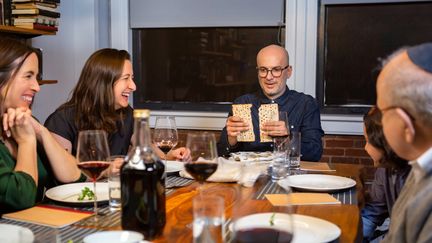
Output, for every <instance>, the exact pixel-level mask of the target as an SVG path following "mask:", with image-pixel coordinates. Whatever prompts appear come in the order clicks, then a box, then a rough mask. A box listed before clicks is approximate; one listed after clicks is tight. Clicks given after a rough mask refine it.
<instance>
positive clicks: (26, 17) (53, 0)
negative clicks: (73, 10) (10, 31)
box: [12, 0, 60, 32]
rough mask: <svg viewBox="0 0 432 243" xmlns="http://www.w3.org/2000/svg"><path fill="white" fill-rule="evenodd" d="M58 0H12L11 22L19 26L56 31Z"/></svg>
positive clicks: (58, 15) (58, 16)
mask: <svg viewBox="0 0 432 243" xmlns="http://www.w3.org/2000/svg"><path fill="white" fill-rule="evenodd" d="M59 4H60V0H12V22H13V25H14V26H16V27H19V28H25V29H35V30H44V31H50V32H56V31H57V30H58V24H59V21H58V19H59V18H60V13H59V12H58V11H57V7H58V6H59Z"/></svg>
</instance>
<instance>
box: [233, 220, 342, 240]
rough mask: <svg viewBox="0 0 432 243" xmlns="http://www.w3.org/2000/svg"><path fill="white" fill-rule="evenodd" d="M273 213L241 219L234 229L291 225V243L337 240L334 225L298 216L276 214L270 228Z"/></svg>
mask: <svg viewBox="0 0 432 243" xmlns="http://www.w3.org/2000/svg"><path fill="white" fill-rule="evenodd" d="M272 215H273V213H259V214H252V215H248V216H245V217H242V218H240V219H238V220H237V221H236V223H235V224H236V225H235V228H236V229H248V228H255V227H279V228H281V229H283V228H286V227H287V226H288V227H289V225H290V223H291V222H292V223H293V230H294V239H293V240H292V242H291V243H308V242H314V243H316V242H329V241H333V240H335V239H337V238H338V237H339V236H340V234H341V230H340V228H339V227H338V226H336V225H335V224H333V223H331V222H329V221H327V220H323V219H319V218H315V217H311V216H305V215H300V214H292V215H291V220H290V215H288V214H284V213H276V214H275V215H274V217H273V223H274V225H273V226H270V218H271V217H272ZM231 230H232V227H231Z"/></svg>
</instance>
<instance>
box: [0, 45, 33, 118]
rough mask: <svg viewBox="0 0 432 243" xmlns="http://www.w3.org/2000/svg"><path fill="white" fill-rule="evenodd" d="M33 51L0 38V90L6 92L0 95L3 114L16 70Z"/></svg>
mask: <svg viewBox="0 0 432 243" xmlns="http://www.w3.org/2000/svg"><path fill="white" fill-rule="evenodd" d="M32 53H36V51H35V49H33V48H32V47H31V46H28V45H26V44H24V43H22V42H20V41H18V40H16V39H12V38H6V37H0V90H3V89H4V88H6V92H4V93H2V94H4V95H0V112H1V113H3V112H4V107H3V103H4V99H5V97H6V95H7V93H8V89H9V84H10V82H9V81H11V80H13V79H14V78H15V75H16V74H17V73H18V70H19V69H20V68H21V66H22V65H23V63H24V62H25V60H26V59H27V57H28V56H30V54H32Z"/></svg>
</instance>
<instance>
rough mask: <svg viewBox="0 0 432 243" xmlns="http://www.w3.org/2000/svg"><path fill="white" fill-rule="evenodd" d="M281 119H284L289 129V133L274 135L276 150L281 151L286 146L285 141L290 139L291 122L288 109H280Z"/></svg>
mask: <svg viewBox="0 0 432 243" xmlns="http://www.w3.org/2000/svg"><path fill="white" fill-rule="evenodd" d="M279 121H283V122H284V123H285V127H286V129H287V132H288V133H287V134H283V135H282V136H273V143H274V148H273V149H274V151H275V152H276V151H280V150H281V147H282V146H284V143H286V142H288V140H289V133H290V130H289V122H288V114H287V112H286V111H279Z"/></svg>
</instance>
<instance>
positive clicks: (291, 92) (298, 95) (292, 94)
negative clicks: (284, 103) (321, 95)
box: [288, 89, 316, 101]
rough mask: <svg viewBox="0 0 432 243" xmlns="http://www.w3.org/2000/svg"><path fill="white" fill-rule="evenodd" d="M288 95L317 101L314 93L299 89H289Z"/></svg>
mask: <svg viewBox="0 0 432 243" xmlns="http://www.w3.org/2000/svg"><path fill="white" fill-rule="evenodd" d="M288 95H290V96H293V97H294V98H296V99H303V100H308V101H316V99H315V98H314V97H313V96H312V95H309V94H305V93H303V92H299V91H297V90H293V89H290V90H288Z"/></svg>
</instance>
